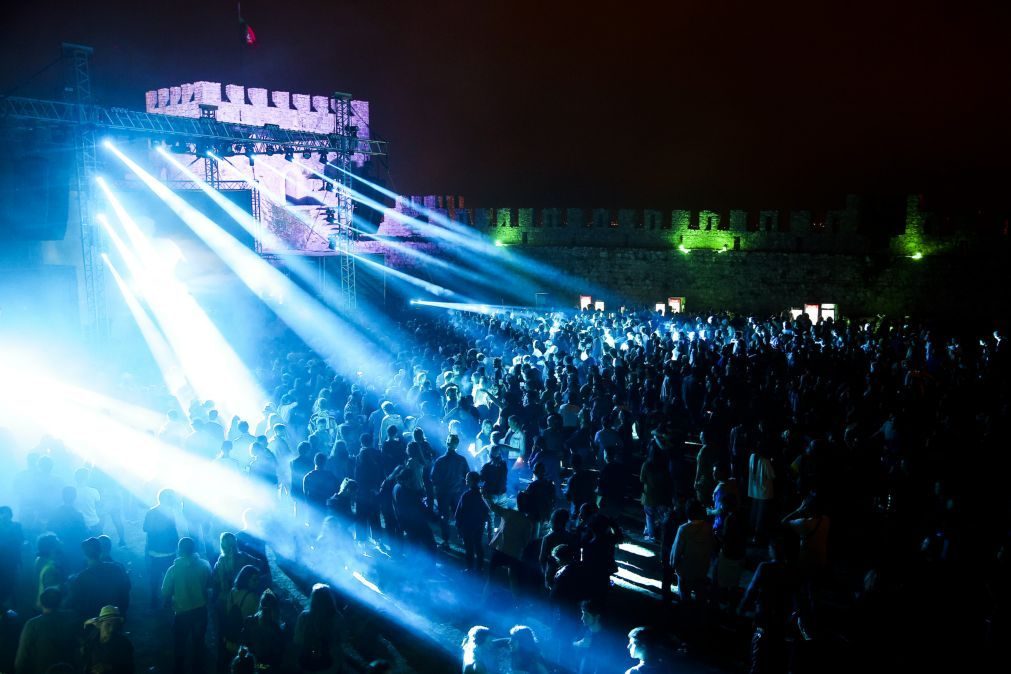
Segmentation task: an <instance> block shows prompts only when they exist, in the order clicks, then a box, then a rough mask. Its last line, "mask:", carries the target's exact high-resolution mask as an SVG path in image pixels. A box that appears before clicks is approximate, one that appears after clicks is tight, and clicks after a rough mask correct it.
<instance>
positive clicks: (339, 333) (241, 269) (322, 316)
mask: <svg viewBox="0 0 1011 674" xmlns="http://www.w3.org/2000/svg"><path fill="white" fill-rule="evenodd" d="M110 149H111V150H112V152H113V153H114V154H115V155H116V156H117V157H118V158H119V159H120V160H121V161H122V162H123V163H125V164H126V165H127V166H128V167H129V168H130V170H131V171H133V172H134V173H135V174H136V175H137V176H138V177H139V178H140V179H141V181H142V182H143V183H144V184H145V185H147V187H148V188H150V189H151V191H153V192H154V193H155V194H156V195H158V197H160V198H161V199H162V200H163V201H164V202H165V203H166V205H168V206H169V208H171V209H172V210H173V212H175V213H176V214H177V215H178V216H179V217H180V218H182V220H183V222H185V223H186V225H187V226H188V227H190V229H192V230H193V231H194V233H196V235H197V236H199V237H200V238H201V239H202V240H203V241H204V242H205V243H206V244H207V245H208V246H210V248H211V249H212V250H214V251H215V252H216V253H217V254H218V256H220V257H221V259H222V260H223V261H224V262H225V263H226V264H227V265H228V266H229V267H231V269H232V270H233V271H234V272H235V273H236V274H237V275H238V277H239V278H240V279H241V280H242V281H243V282H244V283H245V284H246V285H247V286H249V287H250V288H251V289H252V290H253V291H254V292H257V294H258V295H259V296H260V297H265V298H267V299H265V300H264V301H265V302H266V303H267V304H268V306H270V308H271V309H272V310H273V311H274V312H275V313H276V314H277V315H278V316H279V317H280V318H281V319H282V320H283V321H284V322H285V323H287V324H288V325H289V326H290V327H291V328H292V330H294V331H295V332H296V334H298V336H299V337H300V338H301V339H302V340H303V341H305V343H306V344H308V345H309V346H310V347H311V348H312V349H314V350H315V351H316V352H317V353H318V354H319V355H320V356H321V357H322V358H323V359H325V360H326V361H327V362H328V363H329V364H330V365H331V366H332V367H333V368H334V369H336V370H338V371H343V372H354V371H357V370H362V371H367V372H370V373H371V374H373V375H374V376H376V379H377V381H383V382H386V381H389V380H390V379H392V373H391V372H388V370H389V368H388V367H386V366H385V365H382V364H380V359H377V358H376V357H375V353H374V350H373V349H372V348H371V345H370V344H368V343H366V342H364V341H363V340H362V339H361V338H360V337H359V336H358V335H357V334H356V333H355V332H354V331H352V330H348V329H347V328H346V327H345V326H344V325H342V323H341V322H340V321H338V319H337V318H336V316H335V315H334V314H333V313H332V312H331V311H329V310H328V309H327V308H326V307H325V306H323V305H322V304H321V303H320V302H319V301H317V300H316V299H314V298H313V297H311V296H310V295H309V294H308V293H306V292H305V291H304V290H302V289H301V288H300V287H299V286H298V285H297V284H295V282H293V281H292V280H291V279H289V278H287V277H286V276H285V275H284V274H282V273H281V272H280V271H279V270H278V269H276V268H274V267H273V266H272V265H270V264H269V263H268V262H266V261H265V260H263V259H262V258H260V257H259V256H258V255H257V254H256V253H254V252H253V251H251V250H249V249H248V248H247V247H246V246H244V245H242V244H241V243H240V242H239V241H237V240H236V239H235V237H233V236H231V235H230V234H228V233H227V232H225V231H224V230H223V229H221V227H219V226H218V225H217V224H216V223H215V222H213V221H212V220H211V219H210V218H208V217H207V216H206V215H204V214H203V213H201V212H200V211H198V210H197V209H196V208H194V207H192V206H191V205H189V204H188V203H186V202H185V201H184V200H183V199H182V198H181V197H180V196H179V195H177V194H175V193H173V192H172V190H170V189H169V188H168V187H166V186H165V185H164V184H162V183H161V182H160V181H158V180H157V179H156V178H155V177H154V176H152V175H151V174H150V173H148V172H147V171H145V170H144V169H143V168H141V167H140V166H139V165H138V164H137V163H136V162H134V161H133V160H132V159H130V158H129V157H127V156H126V155H125V154H123V153H122V152H121V151H119V150H118V149H117V148H115V147H111V148H110ZM271 296H272V297H278V298H286V299H284V300H283V301H277V300H272V299H270V297H271Z"/></svg>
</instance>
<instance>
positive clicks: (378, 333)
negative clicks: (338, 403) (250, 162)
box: [159, 148, 402, 353]
mask: <svg viewBox="0 0 1011 674" xmlns="http://www.w3.org/2000/svg"><path fill="white" fill-rule="evenodd" d="M159 150H160V153H161V155H162V157H163V158H164V159H165V160H166V161H168V162H169V163H170V164H171V165H172V166H173V168H175V169H176V170H178V171H180V172H181V173H182V174H183V175H185V176H186V177H187V178H189V179H190V180H192V181H194V182H195V183H196V184H197V186H198V187H199V188H200V189H201V191H203V192H204V193H205V194H207V195H208V196H209V197H210V198H211V199H212V200H213V201H214V203H216V204H217V205H218V206H220V207H221V208H222V210H224V211H225V212H226V213H227V214H228V215H229V216H230V217H231V218H232V219H233V220H235V221H236V222H237V223H238V224H239V225H241V226H242V228H243V229H245V230H246V231H247V232H249V233H250V234H251V235H252V236H254V237H255V236H257V235H258V232H259V235H261V236H263V237H264V238H265V239H266V240H267V242H268V245H270V246H272V247H274V248H275V250H285V249H287V245H286V244H285V243H284V242H282V241H281V240H280V239H279V238H278V237H277V236H276V235H275V234H274V233H273V232H271V231H270V230H267V229H266V228H263V227H260V226H259V223H258V222H257V221H256V219H255V218H253V216H252V215H251V214H250V213H247V212H246V211H244V210H242V209H241V208H239V207H238V206H237V205H236V204H234V203H233V202H231V201H229V200H228V199H226V198H225V197H224V196H223V195H222V194H221V192H219V191H218V190H216V189H214V188H213V187H211V186H210V185H209V184H208V183H207V182H206V181H205V180H203V179H202V178H200V176H198V175H196V174H194V173H193V172H192V171H190V170H189V169H188V168H187V167H185V166H183V165H182V164H181V163H180V162H178V161H177V160H176V159H175V158H174V157H172V156H171V155H170V154H168V153H167V152H165V151H164V149H163V148H159ZM209 154H210V156H211V157H214V158H217V156H216V155H214V154H213V153H209ZM264 165H266V164H264ZM229 166H231V164H229ZM233 168H234V167H233ZM239 175H241V176H243V178H244V179H246V180H247V181H249V179H248V178H246V177H245V176H244V175H243V174H242V173H241V172H240V173H239ZM252 182H253V184H255V185H256V186H257V188H258V189H260V190H261V191H262V192H263V193H264V194H266V195H267V197H268V198H270V197H271V196H276V195H274V193H273V192H272V191H271V190H270V189H269V188H266V187H265V186H263V185H262V183H260V182H259V181H258V180H256V179H255V178H253V180H252ZM256 259H257V260H260V261H262V259H261V258H259V256H256ZM283 263H284V264H285V266H286V267H288V269H290V270H291V271H292V273H294V274H295V275H296V276H298V277H299V279H301V280H302V282H303V283H305V284H306V285H308V286H310V287H312V286H313V285H315V284H316V283H318V275H319V271H318V270H317V269H312V268H310V266H309V264H308V263H307V262H305V261H304V260H303V259H302V258H300V257H297V256H288V259H286V260H284V261H283ZM268 266H269V265H268ZM271 268H272V269H273V267H271ZM275 271H276V270H275ZM279 276H281V277H282V278H284V276H283V274H280V275H279ZM284 280H285V281H286V282H287V283H289V284H291V281H290V280H289V279H287V278H284ZM291 286H292V287H293V288H296V289H297V293H296V294H297V296H299V297H302V298H303V299H304V300H306V301H309V300H311V301H313V302H316V301H317V300H316V299H315V298H314V297H312V296H311V295H310V294H309V293H307V292H305V291H304V290H303V289H302V288H299V287H298V286H297V285H295V284H291ZM290 294H291V293H285V295H283V296H288V295H290ZM323 302H324V303H325V304H326V305H327V306H328V307H330V308H331V309H335V310H336V309H337V308H338V307H339V305H340V303H339V301H338V298H335V297H332V294H326V293H324V295H323ZM272 308H274V309H275V313H278V315H281V314H280V312H278V311H277V308H276V307H272ZM374 313H377V312H371V311H367V310H366V311H362V312H358V313H357V314H356V315H355V316H354V317H353V320H352V317H351V316H344V315H343V314H342V313H340V312H338V313H337V314H334V313H333V312H331V316H333V317H334V318H335V319H336V320H337V321H340V322H342V323H343V324H344V325H345V326H346V328H345V329H346V330H350V331H354V332H356V333H357V334H358V335H359V336H360V339H361V340H363V341H371V342H374V343H375V344H376V345H378V346H379V347H380V348H382V349H385V350H386V351H388V352H390V353H393V352H395V351H396V349H397V345H398V344H400V343H402V341H401V340H400V339H399V337H398V335H397V334H396V331H395V330H394V329H393V328H392V326H386V325H378V324H376V322H375V321H374V320H372V318H371V316H372V315H374ZM282 318H283V317H282ZM286 322H287V321H286ZM362 324H364V325H362ZM289 325H290V324H289ZM306 343H309V342H308V341H307V342H306Z"/></svg>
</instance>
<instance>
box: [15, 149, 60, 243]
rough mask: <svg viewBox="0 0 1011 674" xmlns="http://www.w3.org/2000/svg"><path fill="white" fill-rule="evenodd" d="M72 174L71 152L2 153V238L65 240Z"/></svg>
mask: <svg viewBox="0 0 1011 674" xmlns="http://www.w3.org/2000/svg"><path fill="white" fill-rule="evenodd" d="M73 174H74V157H73V155H72V154H69V153H64V152H61V153H58V154H56V153H54V154H51V155H48V156H42V155H39V154H20V155H7V156H3V157H0V239H6V240H21V241H60V240H62V239H63V237H64V236H66V234H67V218H68V216H69V206H70V181H71V178H72V177H73Z"/></svg>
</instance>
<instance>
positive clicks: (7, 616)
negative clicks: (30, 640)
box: [0, 610, 22, 672]
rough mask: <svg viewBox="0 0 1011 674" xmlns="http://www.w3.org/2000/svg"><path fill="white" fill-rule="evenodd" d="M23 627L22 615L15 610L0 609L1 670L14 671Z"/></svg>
mask: <svg viewBox="0 0 1011 674" xmlns="http://www.w3.org/2000/svg"><path fill="white" fill-rule="evenodd" d="M21 628H22V625H21V616H19V615H18V614H17V613H16V612H15V611H11V610H0V672H13V671H14V663H15V661H16V660H17V654H18V641H19V640H20V639H21Z"/></svg>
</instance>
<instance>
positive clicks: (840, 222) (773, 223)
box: [380, 196, 865, 252]
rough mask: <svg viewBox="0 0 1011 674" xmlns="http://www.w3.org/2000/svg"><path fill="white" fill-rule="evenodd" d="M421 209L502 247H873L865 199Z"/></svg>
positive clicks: (388, 229) (402, 203)
mask: <svg viewBox="0 0 1011 674" xmlns="http://www.w3.org/2000/svg"><path fill="white" fill-rule="evenodd" d="M420 206H423V207H424V208H425V209H428V210H431V211H435V212H437V213H441V214H443V215H445V216H447V217H449V218H452V219H454V220H456V221H458V222H460V223H461V224H463V225H467V226H471V227H473V228H474V229H476V230H479V231H482V232H485V233H486V234H487V235H488V236H489V237H491V238H493V239H494V240H495V241H496V242H498V243H500V244H502V245H531V246H559V245H562V246H577V245H590V246H606V247H628V248H669V247H679V246H683V247H685V248H687V249H692V250H694V249H708V250H724V249H726V250H746V249H754V250H788V251H792V250H803V251H814V250H833V251H839V252H853V251H856V250H859V249H862V248H863V247H864V245H865V242H864V240H863V237H861V236H860V235H859V234H858V233H857V225H858V223H859V218H860V202H859V199H857V198H856V197H855V196H849V197H847V198H846V201H845V204H844V205H843V207H842V208H839V209H833V210H828V211H825V212H821V213H818V212H814V211H808V210H783V211H780V210H761V211H745V210H736V209H731V210H720V211H717V210H706V209H696V210H688V209H668V210H661V209H652V208H637V209H634V208H621V209H606V208H468V207H467V206H466V205H465V202H464V199H463V198H462V197H455V196H424V197H421V196H412V197H404V198H402V199H400V200H398V201H397V203H396V204H395V206H394V209H395V210H396V211H397V212H398V213H402V214H404V215H409V216H412V217H416V218H419V219H421V220H427V219H428V218H426V217H425V216H424V215H423V213H422V211H421V209H420V208H419V207H420ZM412 232H413V229H412V228H411V227H410V225H409V224H405V223H403V222H402V221H401V220H400V219H398V218H396V217H395V216H392V215H387V216H386V218H385V219H384V221H383V224H382V227H381V229H380V233H381V234H385V235H388V236H401V237H403V236H410V235H411V233H412Z"/></svg>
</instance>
